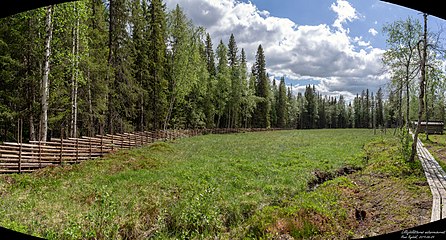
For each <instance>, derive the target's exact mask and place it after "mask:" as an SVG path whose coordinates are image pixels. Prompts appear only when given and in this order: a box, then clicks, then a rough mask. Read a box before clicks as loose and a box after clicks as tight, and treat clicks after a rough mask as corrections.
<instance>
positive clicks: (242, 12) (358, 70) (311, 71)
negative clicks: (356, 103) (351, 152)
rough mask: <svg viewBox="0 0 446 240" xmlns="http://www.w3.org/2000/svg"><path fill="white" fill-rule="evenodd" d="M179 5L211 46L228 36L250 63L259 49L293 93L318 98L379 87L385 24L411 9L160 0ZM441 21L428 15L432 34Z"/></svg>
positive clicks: (370, 1)
mask: <svg viewBox="0 0 446 240" xmlns="http://www.w3.org/2000/svg"><path fill="white" fill-rule="evenodd" d="M165 2H166V5H167V8H168V9H172V8H173V7H174V6H175V5H176V4H179V5H180V6H181V7H182V8H183V10H184V12H185V13H186V14H187V16H188V17H189V18H190V19H191V20H192V21H193V22H194V23H195V24H196V25H199V26H203V27H205V28H206V30H207V31H208V32H209V33H210V35H211V37H212V39H213V43H214V47H216V46H217V44H218V43H219V41H220V40H223V42H224V43H227V42H228V39H229V36H230V34H231V33H233V34H234V36H235V39H236V41H237V45H238V48H239V49H241V48H244V49H245V51H246V53H247V57H248V61H249V62H250V63H251V64H252V63H253V62H254V57H255V53H256V49H257V47H258V45H259V44H262V46H263V48H264V49H265V55H266V62H267V71H268V72H269V74H270V75H271V76H274V77H276V78H280V77H281V76H286V79H287V83H288V84H289V85H291V84H292V85H293V91H294V92H296V93H297V92H299V91H303V89H304V88H305V84H309V83H311V84H316V89H317V90H318V91H320V92H321V93H323V94H326V95H332V96H339V95H340V94H342V95H344V97H346V99H350V100H351V99H352V98H353V97H354V96H355V95H356V94H357V93H361V91H362V90H364V89H370V91H373V92H376V91H377V90H378V88H379V87H383V88H385V87H386V86H385V85H386V83H387V82H388V75H387V74H385V71H384V67H383V66H382V64H381V56H382V54H383V53H384V52H385V49H386V43H385V41H386V36H385V35H384V34H383V33H382V32H381V30H382V27H383V25H384V24H386V23H391V22H394V21H396V20H404V19H406V18H407V17H408V16H411V17H414V18H418V19H420V20H421V17H422V16H421V14H420V13H419V12H417V11H414V10H411V9H407V8H404V7H400V6H397V5H393V4H389V3H385V2H381V1H378V0H250V1H249V0H165ZM443 24H444V20H441V19H438V18H435V17H430V18H429V26H431V27H432V28H434V29H436V28H438V26H441V25H443Z"/></svg>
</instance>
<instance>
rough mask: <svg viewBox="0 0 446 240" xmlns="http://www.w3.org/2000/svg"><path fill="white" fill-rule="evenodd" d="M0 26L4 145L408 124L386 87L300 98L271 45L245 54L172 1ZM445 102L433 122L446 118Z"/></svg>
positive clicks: (75, 10)
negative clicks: (199, 131) (139, 134)
mask: <svg viewBox="0 0 446 240" xmlns="http://www.w3.org/2000/svg"><path fill="white" fill-rule="evenodd" d="M0 22H1V23H0V66H1V67H0V83H1V88H0V141H14V140H17V135H18V133H17V131H18V129H19V125H20V126H23V127H21V129H22V132H23V134H22V135H23V138H24V140H25V141H26V140H46V139H49V138H50V137H60V136H61V135H62V136H63V137H77V136H84V135H85V136H93V135H95V134H107V133H111V134H113V133H120V132H127V131H145V130H156V129H183V128H239V127H243V128H250V127H256V128H270V127H271V128H299V129H311V128H378V127H392V126H395V125H396V124H398V123H397V120H396V119H400V118H398V110H399V109H401V102H398V101H397V100H398V99H399V98H398V97H396V96H395V95H394V94H393V92H392V91H391V92H390V94H386V96H387V95H388V97H387V98H385V97H384V96H385V93H384V90H383V89H379V90H378V91H377V92H376V93H373V92H371V91H369V90H367V89H365V90H364V91H362V92H361V93H358V94H357V95H356V97H355V98H354V99H353V100H352V101H346V99H345V98H344V96H342V95H340V96H335V97H334V96H323V95H322V94H320V93H318V92H317V91H316V89H315V87H314V86H310V85H309V86H307V87H306V89H305V92H303V93H295V92H293V91H292V87H291V86H289V85H286V83H285V78H284V77H282V78H281V79H272V78H270V77H269V76H268V73H267V70H266V69H267V62H266V60H265V59H266V56H265V53H264V49H263V47H262V45H259V46H258V49H257V52H245V50H244V49H240V48H238V47H237V36H234V35H231V36H228V39H211V36H210V35H209V34H208V33H207V32H206V29H204V28H202V27H200V26H195V25H194V24H193V23H192V22H191V20H190V19H188V17H187V16H186V15H185V13H184V12H183V11H182V9H181V7H180V6H177V7H176V8H175V9H174V10H172V11H167V9H166V7H165V5H164V3H163V2H162V0H150V1H139V0H136V1H132V0H110V1H108V2H103V1H101V0H85V1H76V2H71V3H64V4H58V5H54V6H49V7H45V8H41V9H36V10H31V11H27V12H23V13H20V14H16V15H13V16H10V17H7V18H3V19H0ZM265 44H267V43H265ZM248 56H255V62H254V64H252V67H251V66H249V65H250V64H248V62H247V58H248ZM398 96H399V95H398ZM441 102H442V101H441ZM443 105H444V104H443ZM443 105H441V106H443ZM433 106H434V104H433ZM435 106H437V105H435ZM441 106H439V107H438V109H433V110H432V112H433V113H432V114H431V115H432V116H434V117H432V119H433V118H438V119H444V107H441Z"/></svg>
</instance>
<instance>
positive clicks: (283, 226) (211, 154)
mask: <svg viewBox="0 0 446 240" xmlns="http://www.w3.org/2000/svg"><path fill="white" fill-rule="evenodd" d="M390 138H392V137H391V136H390V135H389V136H383V135H374V134H373V131H372V130H361V129H355V130H353V129H349V130H306V131H300V130H299V131H298V130H294V131H293V130H290V131H274V132H256V133H240V134H229V135H204V136H197V137H192V138H185V139H180V140H177V141H175V142H170V143H165V142H158V143H155V144H153V145H151V146H147V147H143V148H138V149H133V150H128V151H120V152H118V153H116V154H113V155H109V156H107V157H105V158H103V159H100V160H94V161H89V162H84V163H82V164H79V165H71V166H64V167H56V168H47V169H43V170H41V171H38V172H36V173H33V174H22V175H17V174H14V175H3V176H0V195H1V198H0V225H1V226H3V227H6V228H10V229H14V230H17V231H20V232H25V233H28V234H33V235H36V236H41V237H44V238H48V239H147V238H153V239H211V238H212V239H214V238H219V239H246V238H248V239H251V238H269V239H270V238H273V237H274V236H275V235H280V234H282V233H283V232H286V233H287V234H289V235H291V236H293V237H294V238H302V237H309V236H314V235H317V234H328V235H329V234H337V232H343V233H345V232H346V231H347V232H348V229H349V228H351V226H350V225H349V224H348V222H349V219H348V210H346V209H345V208H343V203H344V202H346V201H348V199H343V190H342V189H344V190H345V189H354V186H353V185H352V181H351V180H349V179H348V178H346V177H339V178H336V179H335V180H332V181H329V182H326V183H324V184H322V185H321V186H320V187H318V188H316V189H315V190H309V189H308V183H309V182H311V181H312V180H314V179H315V175H314V172H315V171H317V172H326V173H334V172H336V170H338V169H340V168H342V167H345V166H349V167H352V168H356V167H364V166H365V165H366V164H370V163H371V162H373V161H374V160H373V159H369V157H366V156H367V153H366V151H364V146H365V145H367V144H368V143H369V142H371V141H378V142H384V141H387V140H386V139H390ZM395 143H397V141H395ZM384 145H385V144H384ZM369 151H372V150H369ZM378 165H379V164H378ZM380 167H381V166H380ZM346 229H347V230H346ZM347 234H353V233H347Z"/></svg>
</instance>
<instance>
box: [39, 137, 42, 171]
mask: <svg viewBox="0 0 446 240" xmlns="http://www.w3.org/2000/svg"><path fill="white" fill-rule="evenodd" d="M39 168H42V142H40V141H39Z"/></svg>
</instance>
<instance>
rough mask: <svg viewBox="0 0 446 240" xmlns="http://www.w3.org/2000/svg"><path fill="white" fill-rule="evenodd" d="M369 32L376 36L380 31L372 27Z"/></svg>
mask: <svg viewBox="0 0 446 240" xmlns="http://www.w3.org/2000/svg"><path fill="white" fill-rule="evenodd" d="M369 33H370V34H372V35H373V36H376V35H377V34H378V31H376V30H375V29H374V28H370V29H369Z"/></svg>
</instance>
